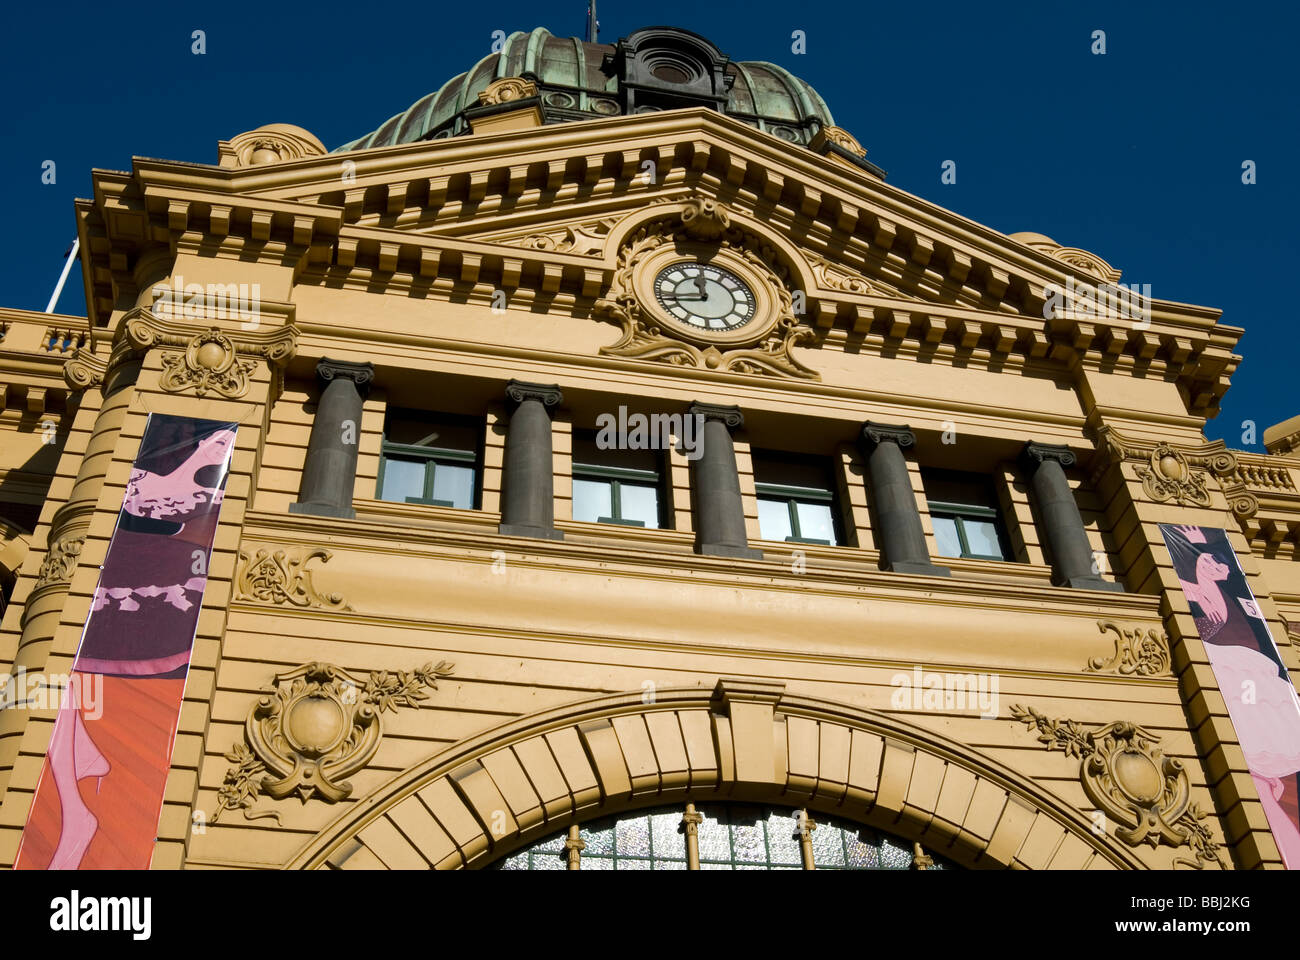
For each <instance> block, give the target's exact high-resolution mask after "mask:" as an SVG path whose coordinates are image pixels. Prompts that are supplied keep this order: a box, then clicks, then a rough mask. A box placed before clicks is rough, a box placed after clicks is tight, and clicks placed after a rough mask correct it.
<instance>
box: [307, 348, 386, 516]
mask: <svg viewBox="0 0 1300 960" xmlns="http://www.w3.org/2000/svg"><path fill="white" fill-rule="evenodd" d="M316 376H317V377H318V378H320V381H321V384H322V385H323V388H322V390H321V395H320V401H319V402H318V403H317V404H316V419H315V420H313V421H312V425H311V438H310V439H309V440H308V441H307V461H306V463H305V464H304V465H303V469H302V486H301V488H300V489H299V492H298V502H297V503H291V504H289V512H290V513H310V514H313V515H315V516H318V517H344V518H346V519H351V518H352V517H355V516H356V511H354V510H353V509H352V489H353V487H354V485H355V484H356V480H357V450H358V447H359V444H360V441H361V407H362V404H363V403H364V402H365V396H366V393H367V392H369V388H370V381H371V380H373V379H374V376H375V368H374V366H373V365H371V364H369V363H349V362H348V361H346V360H330V359H328V358H325V359H322V360H321V361H320V362H319V363H317V364H316Z"/></svg>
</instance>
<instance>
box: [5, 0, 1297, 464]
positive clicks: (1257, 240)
mask: <svg viewBox="0 0 1300 960" xmlns="http://www.w3.org/2000/svg"><path fill="white" fill-rule="evenodd" d="M205 10H206V12H205ZM585 12H586V9H585V0H567V2H564V3H560V2H516V0H497V2H495V3H492V4H480V3H463V4H462V3H455V4H452V3H439V2H423V3H402V2H395V0H390V2H386V3H382V4H379V3H357V2H347V3H338V2H336V3H329V2H318V3H312V4H305V5H304V4H289V3H277V2H274V0H272V2H262V3H242V2H227V3H221V4H217V5H212V6H211V7H210V8H205V7H204V6H203V5H194V6H191V5H188V4H177V3H168V4H160V3H147V2H142V3H132V4H126V5H123V4H108V3H99V4H95V5H93V6H89V5H85V4H78V3H63V4H49V3H35V4H33V3H23V4H17V3H10V4H6V5H5V10H4V12H3V14H0V18H2V19H0V23H2V24H3V28H2V29H0V37H2V38H3V39H2V40H0V43H2V44H3V46H2V47H0V82H2V83H3V90H4V91H5V114H4V125H5V135H4V144H5V146H4V149H3V150H2V151H0V183H3V197H4V202H5V210H6V213H7V217H6V219H5V222H4V224H3V225H2V226H0V263H4V264H5V265H6V269H5V271H4V273H3V278H2V279H0V304H3V305H5V306H12V307H20V308H26V309H34V310H41V309H44V307H45V304H46V301H47V300H48V299H49V295H50V293H51V291H52V290H53V288H54V284H55V281H56V280H57V278H58V274H59V270H60V269H61V267H62V256H63V252H64V251H65V250H66V249H67V247H68V245H69V244H70V243H71V241H72V238H73V236H74V235H75V224H74V219H73V210H72V200H73V198H74V197H79V196H89V195H90V192H91V189H90V170H91V169H92V168H93V167H101V168H109V169H118V170H124V169H129V167H130V162H131V157H132V156H133V155H136V156H146V157H163V158H167V159H172V160H187V161H197V162H202V163H215V162H216V159H217V158H216V144H217V140H219V139H228V138H229V137H231V136H233V135H235V134H237V133H240V132H242V131H245V130H249V129H252V128H253V127H256V126H259V125H261V124H263V123H271V122H287V123H296V124H298V125H300V126H303V127H306V128H307V129H308V130H311V131H312V132H313V133H315V134H316V135H317V136H318V137H320V138H321V140H322V141H323V142H324V143H325V145H326V146H327V147H330V148H333V147H335V146H338V145H339V144H341V143H345V142H347V141H349V140H352V139H353V138H355V137H358V136H361V135H362V134H364V133H367V132H369V131H370V130H373V129H374V128H375V127H377V126H378V125H379V124H380V123H382V122H383V121H384V120H386V119H388V117H390V116H392V115H393V114H394V113H397V112H398V111H400V110H403V109H405V108H406V107H407V106H409V105H410V104H411V103H413V102H414V101H415V100H417V99H419V98H420V97H421V96H423V95H424V94H426V93H428V92H429V91H431V90H434V89H436V88H437V87H438V86H440V85H441V84H442V82H443V81H444V80H446V79H448V78H449V77H451V76H453V75H455V74H457V73H460V72H461V71H463V70H465V69H467V68H468V67H469V66H471V65H472V64H473V63H474V62H475V61H476V60H477V59H478V58H480V57H481V56H483V55H484V54H485V53H487V52H488V51H489V47H490V44H491V36H492V32H493V31H494V30H505V31H506V32H510V31H513V30H519V29H524V30H527V29H531V28H532V27H534V26H546V27H547V28H548V29H549V30H551V32H553V33H556V34H560V35H573V34H579V33H581V32H582V30H583V27H584V18H585ZM600 20H601V40H603V41H613V40H616V39H617V38H618V37H620V36H623V35H625V34H627V33H628V32H629V31H631V30H633V29H635V28H637V27H639V26H646V25H649V24H653V23H670V24H675V25H680V26H684V27H687V28H689V29H692V30H695V31H697V32H698V33H701V34H703V35H705V36H707V37H709V38H710V39H711V40H713V41H714V42H715V43H716V44H718V46H719V47H720V48H721V49H722V50H723V52H725V53H727V54H728V55H729V56H731V57H732V58H733V59H737V60H772V61H776V62H778V63H781V64H783V65H785V66H787V67H789V68H790V69H791V70H792V71H793V72H795V73H796V74H798V75H800V76H802V77H804V78H805V79H807V80H809V81H810V82H811V83H812V84H813V85H814V86H815V87H816V88H817V90H818V91H819V92H820V93H821V94H822V96H823V97H824V98H825V100H826V101H827V102H828V103H829V105H830V107H831V110H832V112H833V113H834V115H835V119H836V122H837V123H838V124H839V125H840V126H843V127H845V128H847V129H848V130H850V131H851V132H853V133H854V135H856V136H857V137H858V139H859V140H860V141H861V142H862V143H863V145H864V146H865V147H866V148H867V149H868V151H869V153H868V156H869V158H870V159H871V160H873V161H874V162H876V163H878V164H880V165H881V166H882V167H884V168H885V169H886V170H887V171H888V173H889V178H888V179H889V182H890V183H892V184H894V185H895V186H898V187H901V188H903V189H905V190H908V191H911V192H913V193H916V194H918V195H920V196H922V197H925V198H927V199H929V200H932V201H934V202H936V203H939V204H941V205H943V206H945V207H948V208H949V209H951V210H954V211H956V212H958V213H960V214H962V215H964V216H967V217H970V218H972V219H974V220H977V221H980V222H982V223H985V224H988V225H989V226H991V227H994V228H996V229H998V230H1002V231H1005V232H1008V233H1010V232H1015V231H1017V230H1034V231H1037V232H1039V233H1045V234H1047V235H1048V236H1051V237H1052V238H1054V239H1055V240H1056V241H1057V242H1059V243H1063V244H1065V245H1067V246H1077V247H1083V248H1085V249H1088V250H1092V251H1094V252H1096V253H1097V254H1099V255H1100V256H1102V257H1104V258H1106V259H1107V260H1108V261H1110V262H1111V263H1112V264H1113V265H1115V266H1117V267H1119V268H1120V269H1122V270H1123V271H1124V277H1123V279H1124V280H1125V281H1127V282H1134V283H1150V284H1151V288H1152V294H1153V296H1155V297H1157V298H1161V299H1170V300H1178V301H1183V302H1188V303H1197V304H1205V305H1208V306H1214V307H1217V308H1220V309H1222V310H1223V314H1224V316H1223V319H1224V322H1226V323H1229V324H1232V325H1234V326H1240V327H1245V328H1246V330H1247V335H1246V337H1245V338H1244V339H1243V341H1242V342H1241V344H1240V346H1239V352H1242V353H1244V355H1245V358H1246V359H1245V362H1243V364H1242V365H1241V367H1240V368H1239V370H1238V372H1237V375H1236V377H1235V380H1234V385H1233V387H1232V389H1231V390H1230V391H1229V393H1228V396H1227V399H1226V400H1225V402H1224V404H1223V412H1222V413H1221V414H1220V416H1219V418H1218V419H1217V421H1214V422H1212V423H1211V424H1210V425H1209V427H1208V431H1209V435H1210V436H1211V437H1212V438H1214V437H1223V438H1224V439H1226V440H1227V441H1228V443H1229V445H1231V446H1235V447H1243V446H1244V447H1247V448H1248V449H1260V448H1261V447H1260V445H1259V443H1258V440H1259V439H1260V438H1259V437H1257V438H1256V441H1257V442H1256V443H1255V444H1253V445H1249V444H1244V443H1243V440H1242V428H1241V423H1242V421H1243V420H1253V421H1255V422H1256V424H1257V426H1258V433H1259V434H1260V435H1262V433H1263V429H1264V427H1266V426H1268V425H1270V424H1273V423H1276V422H1277V421H1279V420H1282V419H1284V418H1286V417H1288V416H1291V415H1294V414H1297V413H1300V399H1298V398H1297V391H1296V389H1295V380H1296V377H1297V373H1298V372H1300V371H1298V368H1297V337H1296V334H1295V332H1294V325H1295V321H1294V319H1293V318H1292V317H1291V316H1290V315H1289V311H1288V310H1287V309H1286V308H1285V307H1284V306H1283V305H1282V304H1281V303H1280V302H1279V297H1280V295H1285V294H1287V293H1289V287H1290V284H1291V282H1293V277H1294V275H1295V273H1296V266H1295V264H1296V262H1297V259H1298V257H1297V253H1298V252H1300V251H1298V250H1297V247H1298V246H1300V240H1297V213H1300V209H1298V208H1300V203H1298V200H1300V170H1298V169H1297V167H1296V164H1297V159H1298V158H1300V135H1298V134H1297V119H1298V115H1300V111H1298V110H1297V66H1296V64H1297V62H1300V57H1297V55H1296V53H1295V44H1296V38H1297V35H1300V14H1298V13H1297V6H1296V5H1295V4H1291V3H1288V4H1282V3H1278V4H1276V5H1273V4H1268V3H1234V4H1225V3H1222V2H1215V3H1178V4H1173V3H1150V4H1148V3H1136V2H1132V0H1130V2H1115V3H1095V2H1089V3H1083V4H1064V3H1056V2H1043V0H1038V2H1025V3H1014V4H1011V3H1007V4H997V3H971V2H969V0H966V2H960V3H958V2H924V3H879V4H867V3H860V2H859V3H853V4H843V5H840V4H836V5H830V4H819V3H789V2H773V0H751V2H747V3H737V4H731V3H716V2H715V3H711V4H705V3H701V2H699V0H694V2H689V3H687V2H676V0H667V2H658V3H654V4H645V3H642V2H637V3H632V2H627V0H624V2H614V0H604V2H603V3H601V5H600ZM195 29H202V30H204V31H206V34H207V53H206V54H205V55H204V56H195V55H193V54H192V53H191V52H190V45H191V39H190V35H191V32H192V31H193V30H195ZM796 29H800V30H804V31H805V32H806V34H807V53H806V54H804V55H794V54H792V53H791V39H790V37H791V32H792V31H793V30H796ZM1097 29H1100V30H1104V31H1105V32H1106V48H1107V52H1106V54H1105V55H1104V56H1096V55H1093V54H1092V53H1091V52H1090V47H1091V45H1092V41H1091V34H1092V31H1094V30H1097ZM45 160H54V161H55V162H56V163H57V182H56V183H55V184H54V185H43V184H42V183H41V164H42V162H43V161H45ZM945 160H954V161H956V163H957V183H956V184H955V185H943V184H941V183H940V180H939V176H940V165H941V164H942V162H943V161H945ZM1244 160H1254V161H1255V162H1256V164H1257V176H1258V183H1257V184H1255V185H1253V186H1245V185H1243V184H1242V182H1241V165H1242V162H1243V161H1244ZM84 310H85V307H84V302H83V297H82V288H81V283H80V278H79V276H78V275H77V272H76V271H75V270H74V273H73V276H72V278H70V280H69V283H68V287H67V288H66V290H65V292H64V295H63V297H62V299H61V300H60V302H59V311H60V312H63V313H75V314H83V313H84Z"/></svg>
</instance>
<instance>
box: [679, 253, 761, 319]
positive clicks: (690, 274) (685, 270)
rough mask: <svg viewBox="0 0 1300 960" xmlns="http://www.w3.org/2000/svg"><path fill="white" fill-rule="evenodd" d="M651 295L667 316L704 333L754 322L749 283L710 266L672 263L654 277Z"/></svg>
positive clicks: (752, 301) (752, 295) (752, 293)
mask: <svg viewBox="0 0 1300 960" xmlns="http://www.w3.org/2000/svg"><path fill="white" fill-rule="evenodd" d="M654 292H655V299H656V300H657V301H658V303H659V306H660V308H661V309H663V310H664V311H665V312H666V313H668V315H669V316H671V317H673V318H674V319H676V320H677V321H678V322H680V323H684V324H687V325H688V326H689V327H692V328H694V329H696V330H698V331H700V332H706V333H707V332H713V333H726V332H730V331H733V330H736V329H738V328H740V327H743V326H744V325H745V324H747V323H749V322H750V321H751V320H753V319H754V315H755V312H756V309H757V299H756V297H755V295H754V291H753V289H751V287H750V286H749V284H747V283H746V282H745V281H744V280H742V279H741V278H740V277H739V276H737V275H736V274H735V273H733V272H732V271H730V270H728V269H726V268H725V267H720V266H717V265H716V264H713V263H700V262H696V261H689V260H687V261H682V262H679V263H671V264H669V265H668V266H666V267H663V268H662V269H660V271H659V272H658V274H656V275H655V280H654Z"/></svg>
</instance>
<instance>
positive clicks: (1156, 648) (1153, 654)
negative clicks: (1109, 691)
mask: <svg viewBox="0 0 1300 960" xmlns="http://www.w3.org/2000/svg"><path fill="white" fill-rule="evenodd" d="M1097 629H1099V630H1100V631H1101V632H1102V633H1105V632H1106V631H1107V630H1111V631H1114V633H1115V652H1114V654H1112V655H1111V656H1110V657H1093V658H1092V659H1090V660H1089V661H1088V666H1087V667H1086V668H1085V669H1086V670H1087V671H1088V672H1090V673H1116V674H1119V675H1120V676H1139V677H1167V676H1171V675H1172V673H1171V670H1170V658H1169V638H1168V637H1166V636H1165V635H1164V634H1162V633H1160V632H1159V631H1157V630H1155V629H1154V628H1151V627H1148V628H1146V630H1145V631H1144V630H1143V628H1142V627H1140V626H1139V627H1133V628H1131V629H1129V630H1125V629H1124V628H1122V627H1120V626H1118V625H1116V624H1114V623H1111V622H1110V621H1109V620H1098V621H1097Z"/></svg>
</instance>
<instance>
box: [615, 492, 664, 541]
mask: <svg viewBox="0 0 1300 960" xmlns="http://www.w3.org/2000/svg"><path fill="white" fill-rule="evenodd" d="M618 498H619V507H620V509H621V511H622V517H621V518H620V519H623V520H640V521H641V522H642V523H643V524H644V525H645V526H646V527H647V528H649V529H652V530H657V529H659V491H658V490H656V489H655V488H654V487H652V486H648V485H646V486H642V485H641V484H634V483H624V484H621V485H620V486H619V490H618Z"/></svg>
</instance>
